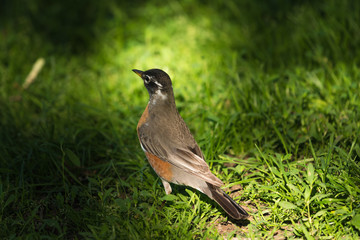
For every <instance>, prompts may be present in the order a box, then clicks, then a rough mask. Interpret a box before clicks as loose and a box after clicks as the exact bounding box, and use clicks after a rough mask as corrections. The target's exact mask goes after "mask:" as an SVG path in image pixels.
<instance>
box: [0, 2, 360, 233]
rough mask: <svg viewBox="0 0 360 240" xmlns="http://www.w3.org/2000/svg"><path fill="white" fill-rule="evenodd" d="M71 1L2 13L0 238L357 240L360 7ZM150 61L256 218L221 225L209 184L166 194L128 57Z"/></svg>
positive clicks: (138, 62) (135, 64) (15, 6)
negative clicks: (206, 191)
mask: <svg viewBox="0 0 360 240" xmlns="http://www.w3.org/2000/svg"><path fill="white" fill-rule="evenodd" d="M19 3H21V4H19ZM69 4H70V2H69V3H64V4H58V5H52V6H51V8H50V10H51V11H49V12H47V13H46V14H45V15H41V14H40V13H41V12H42V6H47V4H44V2H43V1H34V2H32V3H23V2H21V1H17V2H15V3H10V2H6V4H5V5H4V6H5V8H4V9H5V10H2V12H4V14H1V18H2V23H3V24H2V25H1V33H0V49H1V54H0V75H1V78H0V85H1V88H0V106H1V112H0V124H1V129H0V173H1V178H0V180H1V182H0V225H1V226H0V229H2V230H1V231H0V236H1V237H2V238H8V239H10V238H19V237H21V238H96V239H109V238H115V239H118V238H126V239H127V238H131V239H143V238H145V239H153V238H172V239H173V238H185V239H187V238H205V239H206V238H210V239H213V238H217V237H218V238H221V237H226V236H229V237H234V236H237V237H238V238H242V237H245V238H253V239H258V238H270V239H272V238H274V237H280V238H281V237H282V236H289V237H290V238H307V239H311V238H324V239H334V238H335V239H336V238H347V239H348V238H354V239H356V238H358V235H359V228H360V223H359V218H360V217H359V216H360V212H359V205H360V202H359V188H358V186H359V185H360V183H359V179H360V166H359V157H360V147H359V143H358V142H359V132H360V131H359V125H360V115H359V109H360V108H359V107H360V100H359V97H360V96H359V90H358V89H359V88H360V74H359V72H360V70H359V56H360V55H359V51H358V50H357V48H356V46H358V45H359V41H360V39H359V36H358V32H359V24H358V22H360V21H359V20H360V19H359V14H358V13H359V11H357V10H358V9H359V7H360V6H359V4H357V3H355V2H352V1H343V2H341V3H339V2H337V1H327V2H326V3H325V2H317V3H314V4H313V3H310V2H306V1H305V2H303V1H294V2H292V3H291V4H290V3H289V2H288V1H280V2H275V1H267V2H266V3H264V2H262V1H243V2H241V3H235V2H232V1H230V2H229V1H227V2H226V3H223V2H221V1H218V2H214V3H212V5H205V4H203V3H202V2H201V1H199V2H195V3H193V2H177V1H170V2H169V3H167V4H164V3H162V2H161V3H160V2H156V1H153V2H148V3H141V9H142V10H141V11H135V10H134V5H137V2H133V3H131V4H130V3H129V4H128V5H127V4H125V3H118V2H115V1H110V2H108V3H106V4H101V3H93V2H90V3H86V4H89V10H88V12H87V13H85V17H84V18H82V19H77V18H76V16H77V15H79V16H82V15H81V14H79V12H81V10H82V9H83V6H84V4H85V3H84V2H83V1H79V2H76V3H74V8H71V7H69ZM138 4H140V3H138ZM70 5H71V4H70ZM7 10H8V11H7ZM67 11H68V12H67ZM9 13H13V15H11V16H13V18H10V15H9ZM52 13H54V14H52ZM91 13H96V14H91ZM62 14H64V16H69V18H68V19H67V20H64V21H65V27H66V26H69V27H68V28H66V30H67V31H66V32H63V31H62V30H64V28H63V27H64V26H63V22H62V21H60V20H58V19H59V16H62ZM87 14H88V15H87ZM40 15H41V17H37V16H40ZM60 19H61V17H60ZM82 28H83V30H84V31H83V32H81V31H79V29H82ZM39 57H44V58H45V61H46V64H45V66H44V68H43V70H42V71H41V73H40V74H39V75H38V77H37V79H36V80H35V82H34V83H33V84H32V85H31V86H30V87H29V89H27V90H23V89H22V88H21V85H22V83H23V81H24V79H25V78H26V76H27V74H28V72H29V71H30V69H31V66H32V64H33V63H34V62H35V61H36V59H38V58H39ZM153 67H159V68H163V69H164V70H166V71H167V72H168V73H169V74H170V75H171V77H172V79H173V82H174V89H175V95H176V100H177V105H178V108H179V111H180V113H181V114H182V116H183V117H184V119H185V121H186V122H187V123H188V125H189V127H190V129H191V130H192V132H193V133H194V135H195V137H196V139H197V141H198V143H199V145H200V146H201V149H202V150H203V152H204V155H205V156H206V159H207V161H208V163H209V165H210V167H211V169H212V171H213V172H214V173H215V174H216V175H217V176H218V177H219V178H221V179H222V180H223V181H224V182H225V183H226V187H228V188H230V189H232V188H234V187H237V189H238V191H239V192H240V194H239V193H235V192H234V193H233V195H234V196H237V198H236V200H237V201H240V202H245V203H246V204H243V205H245V206H246V207H247V209H248V210H249V212H251V214H252V215H253V217H252V218H251V219H250V222H247V223H237V224H238V226H239V227H236V228H235V229H236V230H235V231H234V232H228V233H226V234H223V235H222V236H219V235H218V230H217V229H218V228H217V227H218V226H219V224H218V223H219V222H220V223H224V222H226V215H225V213H224V212H223V211H222V210H221V209H219V208H218V207H217V206H216V204H215V203H213V202H212V201H210V200H209V199H207V198H206V197H205V196H202V195H201V194H200V193H198V192H196V191H193V190H191V189H186V188H184V187H177V186H175V187H174V192H173V194H172V195H169V196H165V194H164V190H163V189H162V186H161V184H160V181H159V179H158V178H157V176H156V175H155V174H154V173H153V171H152V169H151V168H150V167H149V165H148V163H147V161H146V160H145V158H144V155H143V153H142V151H141V149H140V147H139V145H138V141H137V138H136V130H135V126H136V124H137V120H138V118H139V117H140V115H141V112H142V111H143V109H144V106H145V104H146V102H147V94H146V90H145V89H144V87H143V86H142V84H141V82H140V81H139V80H138V79H137V77H136V76H134V75H133V73H132V72H131V69H132V68H139V69H143V70H145V69H148V68H153ZM239 185H241V187H239ZM163 200H167V201H166V203H165V204H163ZM215 221H216V222H217V225H216V226H215V223H214V222H215Z"/></svg>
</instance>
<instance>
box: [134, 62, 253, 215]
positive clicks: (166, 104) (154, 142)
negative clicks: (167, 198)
mask: <svg viewBox="0 0 360 240" xmlns="http://www.w3.org/2000/svg"><path fill="white" fill-rule="evenodd" d="M133 71H134V72H135V73H136V74H137V75H139V76H140V77H141V78H142V80H143V81H144V85H145V87H146V89H147V90H148V92H149V95H150V100H149V103H148V105H147V106H146V108H145V111H144V113H143V114H142V116H141V118H140V120H139V123H138V125H137V133H138V137H139V141H140V145H141V148H142V149H143V151H144V152H145V155H146V157H147V159H148V160H149V163H150V165H151V167H152V168H153V169H154V171H155V172H156V173H157V175H158V176H159V177H160V178H161V180H162V183H163V185H164V188H165V192H166V194H170V193H171V191H172V190H171V186H170V184H169V183H175V184H180V185H186V186H190V187H192V188H195V189H197V190H199V191H200V192H202V193H204V194H206V195H207V196H209V197H210V198H211V199H213V200H215V201H216V202H217V203H218V204H219V205H220V206H221V207H222V208H223V209H224V210H225V211H226V212H227V213H228V214H229V215H230V216H231V217H232V218H234V219H244V218H247V217H248V216H249V214H248V213H247V212H246V211H245V210H244V209H243V208H242V207H240V206H239V205H238V204H237V203H236V202H235V201H234V200H233V199H232V198H231V197H230V196H229V195H227V194H226V193H225V192H224V191H223V190H222V189H221V188H220V187H221V186H222V185H223V183H222V181H221V180H220V179H218V178H217V177H216V176H215V175H214V174H212V173H211V171H210V168H209V166H208V165H207V163H206V162H205V160H204V155H203V154H202V152H201V150H200V148H199V146H198V145H197V143H196V141H195V139H194V137H193V136H192V135H191V133H190V131H189V128H188V127H187V126H186V124H185V122H184V120H183V119H182V118H181V116H180V114H179V112H178V111H177V109H176V105H175V98H174V92H173V89H172V83H171V79H170V77H169V75H168V74H167V73H166V72H164V71H162V70H160V69H150V70H147V71H145V72H143V71H140V70H136V69H134V70H133Z"/></svg>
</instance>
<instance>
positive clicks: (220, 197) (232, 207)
mask: <svg viewBox="0 0 360 240" xmlns="http://www.w3.org/2000/svg"><path fill="white" fill-rule="evenodd" d="M207 185H208V186H209V189H210V191H211V193H212V197H213V199H214V200H215V201H216V202H217V203H218V204H219V205H220V206H221V207H222V208H223V209H224V211H225V212H227V213H228V214H229V215H230V216H231V217H232V218H233V219H236V220H238V219H246V218H248V217H249V214H248V213H247V212H246V211H245V210H244V209H243V208H242V207H241V206H240V205H239V204H237V203H236V202H235V201H234V200H233V199H232V198H231V197H230V196H229V195H227V194H226V193H225V192H224V191H223V190H221V189H220V188H219V187H216V186H214V185H212V184H209V183H207Z"/></svg>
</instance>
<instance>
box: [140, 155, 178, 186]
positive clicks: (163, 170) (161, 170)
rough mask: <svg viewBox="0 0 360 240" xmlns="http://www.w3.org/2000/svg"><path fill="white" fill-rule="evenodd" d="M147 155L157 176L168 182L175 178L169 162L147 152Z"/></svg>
mask: <svg viewBox="0 0 360 240" xmlns="http://www.w3.org/2000/svg"><path fill="white" fill-rule="evenodd" d="M145 154H146V157H147V159H148V160H149V163H150V165H151V167H152V168H153V169H154V170H155V172H156V173H157V175H159V176H160V177H161V178H163V179H165V180H166V181H168V182H171V180H172V177H173V174H172V168H171V164H170V163H169V162H166V161H163V160H161V159H160V158H158V157H157V156H155V155H153V154H151V153H149V152H145Z"/></svg>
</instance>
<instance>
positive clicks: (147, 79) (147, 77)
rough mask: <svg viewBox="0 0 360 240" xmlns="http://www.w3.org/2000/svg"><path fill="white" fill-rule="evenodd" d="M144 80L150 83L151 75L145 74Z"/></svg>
mask: <svg viewBox="0 0 360 240" xmlns="http://www.w3.org/2000/svg"><path fill="white" fill-rule="evenodd" d="M144 82H145V83H146V84H149V82H150V77H149V76H147V75H145V76H144Z"/></svg>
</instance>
